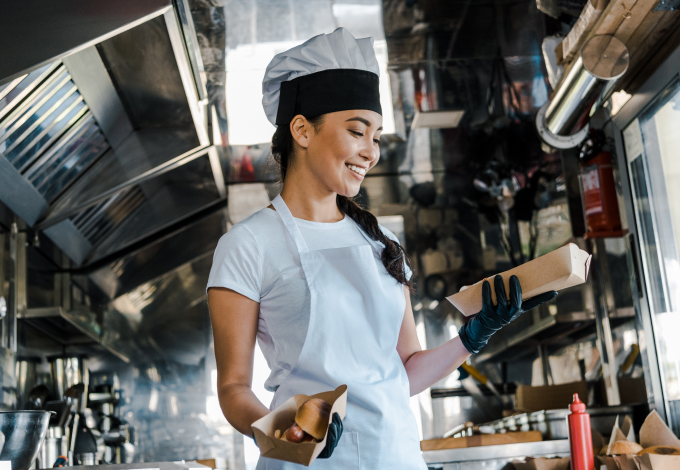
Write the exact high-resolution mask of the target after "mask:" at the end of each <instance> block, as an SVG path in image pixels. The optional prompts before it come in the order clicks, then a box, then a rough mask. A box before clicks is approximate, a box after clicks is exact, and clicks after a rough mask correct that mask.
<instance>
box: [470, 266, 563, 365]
mask: <svg viewBox="0 0 680 470" xmlns="http://www.w3.org/2000/svg"><path fill="white" fill-rule="evenodd" d="M494 286H495V289H496V301H497V303H498V305H497V306H494V304H493V302H492V300H491V285H490V284H489V281H484V284H483V285H482V311H481V312H479V313H478V314H477V315H475V316H474V317H472V318H471V319H470V320H469V321H468V322H467V323H466V324H465V325H463V327H462V328H461V329H460V330H459V331H458V335H459V337H460V339H461V341H462V342H463V346H465V349H467V350H468V351H469V352H470V354H477V353H478V352H479V350H480V349H482V348H483V347H484V346H485V345H486V343H487V342H488V341H489V338H491V336H492V335H493V334H494V333H495V332H496V331H498V330H500V329H501V328H503V327H504V326H505V325H507V324H509V323H510V322H512V321H513V320H515V319H516V318H517V317H519V316H520V315H521V314H522V313H524V312H527V311H529V310H531V309H533V308H536V307H538V306H539V305H541V304H542V303H544V302H548V301H549V300H552V299H554V298H555V297H556V296H557V292H556V291H550V292H546V293H545V294H541V295H537V296H536V297H533V298H531V299H528V300H525V301H524V302H522V287H521V286H520V284H519V279H517V276H512V277H511V278H510V300H509V301H508V299H507V297H506V295H505V286H504V285H503V277H501V276H496V277H495V278H494Z"/></svg>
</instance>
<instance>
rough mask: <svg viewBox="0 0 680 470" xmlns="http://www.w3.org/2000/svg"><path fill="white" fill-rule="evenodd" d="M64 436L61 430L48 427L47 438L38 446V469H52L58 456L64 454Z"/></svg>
mask: <svg viewBox="0 0 680 470" xmlns="http://www.w3.org/2000/svg"><path fill="white" fill-rule="evenodd" d="M66 444H67V443H66V436H65V435H64V431H63V429H62V428H60V427H57V426H50V427H49V428H48V429H47V436H46V437H45V440H44V441H43V445H42V446H40V453H39V454H38V462H39V466H38V468H52V467H54V466H55V465H54V464H55V462H56V461H57V460H58V459H59V457H60V456H62V455H63V454H65V453H66V450H67V448H68V446H67V445H66Z"/></svg>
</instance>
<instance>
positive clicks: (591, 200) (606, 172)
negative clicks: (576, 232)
mask: <svg viewBox="0 0 680 470" xmlns="http://www.w3.org/2000/svg"><path fill="white" fill-rule="evenodd" d="M593 140H595V139H592V140H591V139H589V144H590V145H585V146H584V148H583V149H582V150H581V163H580V167H581V192H582V195H583V211H584V213H585V217H586V231H587V233H586V237H587V238H598V237H600V238H601V237H616V236H621V235H623V233H622V232H621V217H620V215H619V203H618V198H617V195H616V184H615V182H614V170H613V168H612V154H611V153H609V152H605V151H602V150H600V149H601V146H599V145H597V144H596V143H593Z"/></svg>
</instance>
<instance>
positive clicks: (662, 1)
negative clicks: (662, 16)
mask: <svg viewBox="0 0 680 470" xmlns="http://www.w3.org/2000/svg"><path fill="white" fill-rule="evenodd" d="M679 8H680V0H659V3H657V5H656V6H655V7H654V11H675V10H677V9H679Z"/></svg>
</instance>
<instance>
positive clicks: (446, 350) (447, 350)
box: [397, 287, 470, 396]
mask: <svg viewBox="0 0 680 470" xmlns="http://www.w3.org/2000/svg"><path fill="white" fill-rule="evenodd" d="M404 297H405V298H406V309H405V310H404V319H403V320H402V322H401V330H400V331H399V341H398V342H397V352H398V353H399V357H401V361H402V362H403V363H404V367H405V368H406V374H407V375H408V380H409V383H410V384H411V396H413V395H417V394H418V393H420V392H422V391H423V390H425V389H427V388H428V387H430V386H431V385H432V384H434V383H436V382H438V381H440V380H441V379H443V378H444V377H446V376H447V375H449V374H451V373H452V372H453V371H454V370H456V369H458V367H460V365H461V364H462V363H463V362H465V361H466V360H467V358H468V357H470V353H469V352H468V351H467V349H465V346H463V343H462V342H461V340H460V338H459V337H458V336H456V337H455V338H453V339H450V340H449V341H447V342H446V343H444V344H442V345H441V346H438V347H436V348H434V349H428V350H425V351H423V350H422V348H421V346H420V343H419V342H418V335H417V333H416V322H415V319H414V318H413V309H412V308H411V296H410V295H409V291H408V289H407V288H406V287H404Z"/></svg>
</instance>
